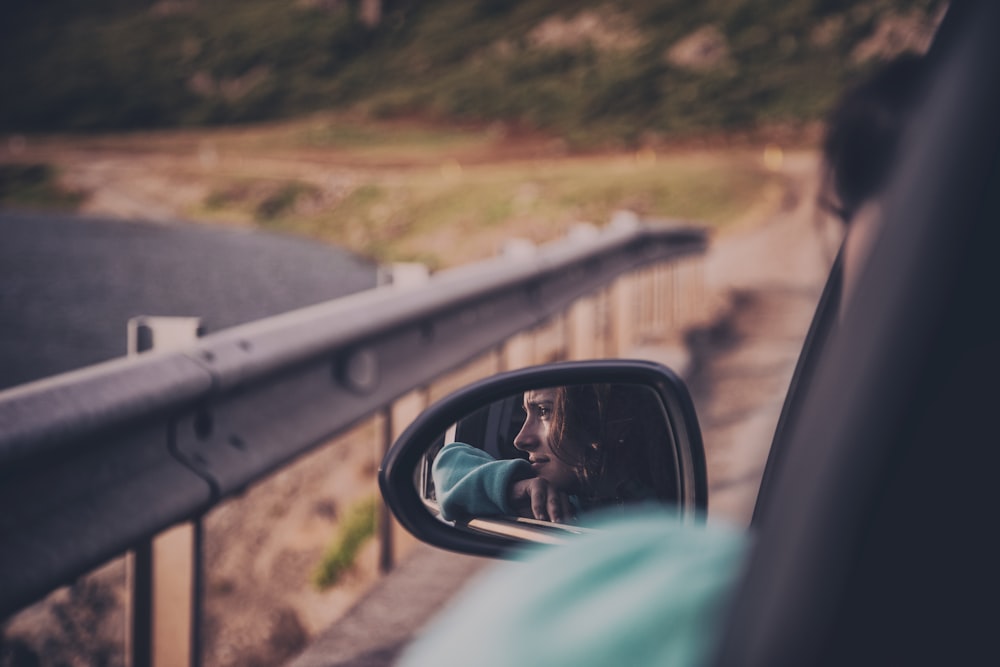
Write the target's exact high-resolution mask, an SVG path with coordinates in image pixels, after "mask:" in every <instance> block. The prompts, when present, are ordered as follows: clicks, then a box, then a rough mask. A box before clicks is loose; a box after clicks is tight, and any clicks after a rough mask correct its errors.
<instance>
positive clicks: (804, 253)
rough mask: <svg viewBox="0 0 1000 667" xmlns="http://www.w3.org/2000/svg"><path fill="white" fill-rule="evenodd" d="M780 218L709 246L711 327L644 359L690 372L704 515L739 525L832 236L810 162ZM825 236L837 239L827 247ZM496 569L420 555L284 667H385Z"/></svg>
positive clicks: (795, 163) (792, 174) (795, 178)
mask: <svg viewBox="0 0 1000 667" xmlns="http://www.w3.org/2000/svg"><path fill="white" fill-rule="evenodd" d="M784 168H785V172H786V174H787V175H788V177H789V189H788V191H787V192H786V194H785V197H784V200H783V201H782V203H781V206H780V210H778V212H777V213H775V212H773V211H772V212H770V214H769V215H768V218H767V220H766V221H763V222H761V221H751V222H752V224H749V225H747V226H746V227H745V228H743V229H737V230H735V231H733V232H731V233H729V234H727V235H725V236H723V237H722V238H719V239H716V241H715V242H714V243H713V245H712V248H711V250H710V252H709V255H708V257H707V258H706V282H707V283H708V287H709V294H710V295H711V298H712V299H713V301H714V304H713V307H714V308H715V315H714V317H713V318H712V321H711V324H710V325H709V326H707V327H705V328H703V329H699V330H696V331H693V332H691V333H690V335H689V336H688V346H687V347H685V348H684V349H681V350H679V349H676V348H663V349H657V348H649V347H645V348H643V354H644V356H646V357H650V356H652V357H659V358H660V359H664V360H668V363H669V364H670V365H672V366H673V367H674V368H675V369H678V370H680V369H681V368H685V369H686V370H687V373H686V379H687V381H688V383H689V386H690V388H691V390H692V394H693V399H694V402H695V405H696V408H697V411H698V414H699V419H700V420H701V427H702V431H703V435H704V440H705V446H706V450H707V458H708V465H709V487H710V491H709V498H710V500H709V513H710V516H711V517H713V518H716V519H719V520H725V521H730V522H735V523H737V524H741V525H745V524H746V523H747V522H748V521H749V518H750V514H751V512H752V509H753V503H754V501H755V499H756V492H757V487H758V486H759V483H760V477H761V474H762V473H763V468H764V463H765V461H766V458H767V451H768V449H769V447H770V443H771V437H772V435H773V432H774V427H775V425H776V423H777V419H778V415H779V414H780V411H781V406H782V403H783V400H784V396H785V393H786V391H787V388H788V383H789V381H790V379H791V375H792V372H793V371H794V367H795V362H796V360H797V358H798V354H799V351H800V349H801V345H802V340H803V339H804V337H805V333H806V331H807V330H808V327H809V323H810V321H811V319H812V313H813V310H814V309H815V305H816V303H817V301H818V299H819V294H820V292H821V290H822V286H823V283H824V281H825V277H826V274H827V271H828V268H829V264H830V262H831V260H832V250H833V248H834V243H835V235H836V233H835V232H834V233H833V234H830V230H829V229H827V228H820V227H819V226H817V224H816V223H817V221H816V219H815V218H814V217H813V201H814V200H815V194H814V190H813V184H814V181H815V179H814V175H815V168H816V164H815V159H814V158H813V157H811V156H797V157H794V156H793V157H792V158H790V159H788V160H786V163H785V167H784ZM831 236H832V237H833V238H831ZM491 563H492V561H484V559H480V558H473V557H469V556H461V555H457V554H451V553H448V552H444V551H441V550H438V549H434V548H432V547H428V546H425V545H421V546H420V547H418V548H417V549H416V550H415V551H414V552H412V553H411V554H410V555H409V557H408V558H407V559H406V560H405V561H404V562H403V563H402V564H401V565H400V567H398V568H397V569H396V570H395V571H394V572H392V573H391V574H390V575H388V576H387V577H385V578H384V579H383V580H381V581H380V582H379V584H378V585H377V586H376V587H375V588H374V589H373V590H372V591H371V592H370V593H369V594H368V595H367V596H366V597H365V598H363V599H362V600H361V601H360V602H359V603H358V604H357V605H356V606H355V607H354V608H353V610H352V611H351V612H349V613H348V614H347V616H346V617H345V618H344V619H343V620H341V621H340V622H338V623H337V624H335V625H334V626H333V627H331V628H330V629H329V630H328V631H327V632H326V633H324V634H322V635H321V636H320V637H319V638H317V640H316V641H315V642H314V643H313V644H312V645H310V647H309V648H308V649H307V650H306V651H305V652H304V653H303V654H301V655H300V656H299V657H298V658H297V659H296V660H294V661H292V662H291V663H290V665H291V667H340V666H343V665H354V666H357V667H383V666H386V665H392V664H393V663H394V662H395V661H396V659H397V657H398V655H399V653H400V652H401V651H402V649H403V648H404V646H405V644H406V642H407V641H408V640H409V639H411V638H412V637H414V636H415V635H416V634H418V633H419V632H420V628H421V627H422V626H423V625H424V624H425V623H426V622H427V620H429V619H430V618H431V617H432V616H433V613H434V612H435V611H437V610H438V609H440V608H441V607H442V606H443V605H444V604H446V603H447V601H448V599H449V598H450V596H451V595H452V594H453V593H454V592H455V591H458V590H460V589H461V588H462V587H463V586H464V585H465V584H466V583H467V582H468V580H469V578H470V577H473V576H474V575H475V573H477V572H479V571H480V570H481V569H483V568H484V567H488V566H489V565H490V564H491ZM470 664H471V663H470Z"/></svg>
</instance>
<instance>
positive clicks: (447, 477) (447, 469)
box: [431, 442, 532, 521]
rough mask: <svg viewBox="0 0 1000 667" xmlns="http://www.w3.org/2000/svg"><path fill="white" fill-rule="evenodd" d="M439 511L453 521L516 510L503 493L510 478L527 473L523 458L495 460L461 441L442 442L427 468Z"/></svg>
mask: <svg viewBox="0 0 1000 667" xmlns="http://www.w3.org/2000/svg"><path fill="white" fill-rule="evenodd" d="M431 474H432V476H433V478H434V488H435V490H436V492H437V499H438V503H439V504H440V505H441V515H442V516H443V517H444V518H445V519H447V520H449V521H453V520H455V519H458V518H462V517H467V516H490V515H498V514H516V512H515V511H514V508H513V507H512V506H511V504H510V500H509V499H508V497H507V491H508V489H509V488H510V485H511V483H512V482H514V481H515V480H518V479H524V478H526V477H531V475H532V470H531V465H530V464H529V463H528V462H527V461H525V460H523V459H511V460H501V461H498V460H496V459H494V458H493V457H492V456H490V455H489V454H487V453H486V452H484V451H483V450H481V449H476V448H475V447H472V446H471V445H467V444H465V443H462V442H452V443H449V444H447V445H445V446H444V447H443V448H442V449H441V451H440V452H438V455H437V457H436V458H435V459H434V465H433V466H432V468H431Z"/></svg>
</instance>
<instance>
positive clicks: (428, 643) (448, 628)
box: [398, 506, 747, 667]
mask: <svg viewBox="0 0 1000 667" xmlns="http://www.w3.org/2000/svg"><path fill="white" fill-rule="evenodd" d="M592 525H594V526H595V527H598V528H600V530H598V531H597V532H592V533H587V534H583V535H574V536H571V537H570V539H569V540H568V542H567V543H566V544H564V545H561V546H550V547H534V548H530V549H526V550H525V551H523V552H522V553H521V555H520V560H521V562H514V563H502V564H500V565H498V566H497V567H495V568H494V569H492V570H490V571H488V572H487V573H486V574H485V575H484V576H482V577H481V578H480V579H479V580H477V581H474V582H471V583H470V584H469V585H467V586H466V587H465V589H463V591H462V592H461V593H460V594H459V596H458V597H457V598H455V599H454V601H453V603H452V604H451V605H450V607H449V608H447V609H446V610H445V611H444V613H442V614H441V615H439V616H438V618H437V619H436V620H435V621H434V622H432V623H431V624H430V626H429V627H428V628H427V629H426V630H424V631H423V632H422V633H421V635H420V637H419V638H418V639H417V640H416V641H415V642H414V643H413V644H411V646H410V647H409V648H408V650H407V651H406V652H405V653H404V655H403V657H402V660H401V661H400V662H399V663H398V665H399V667H424V666H425V665H434V666H435V667H447V666H449V665H455V666H458V665H462V666H463V667H464V666H465V665H477V667H510V666H511V665H517V666H518V667H543V666H544V667H560V666H563V665H564V666H566V667H607V666H608V665H628V666H629V667H652V666H654V665H657V666H670V667H696V666H698V665H702V664H704V663H705V662H706V661H707V660H708V659H709V658H710V656H711V652H712V649H713V647H714V646H715V643H716V642H717V641H718V636H719V633H720V630H721V622H722V618H723V616H724V613H725V607H726V604H727V602H728V600H729V598H730V595H731V592H732V590H733V588H734V584H735V582H736V581H737V579H738V576H739V574H740V570H741V566H742V563H743V556H744V553H745V551H746V547H747V539H746V535H745V533H744V532H743V531H742V530H737V529H734V528H730V527H728V526H718V525H706V524H705V523H692V522H690V521H682V520H679V519H678V518H677V517H676V513H674V512H671V511H670V510H669V509H663V508H654V507H648V506H647V507H644V508H639V507H634V508H629V511H628V513H627V515H626V516H624V517H623V516H621V515H618V516H617V517H614V518H609V517H608V516H607V515H606V514H605V515H604V520H603V521H600V520H597V521H596V522H595V523H594V524H592Z"/></svg>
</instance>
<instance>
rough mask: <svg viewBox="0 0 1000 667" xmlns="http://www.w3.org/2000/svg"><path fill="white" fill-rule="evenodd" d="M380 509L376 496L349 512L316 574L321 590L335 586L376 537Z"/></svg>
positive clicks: (314, 582)
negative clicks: (368, 543)
mask: <svg viewBox="0 0 1000 667" xmlns="http://www.w3.org/2000/svg"><path fill="white" fill-rule="evenodd" d="M377 507H378V499H377V498H376V497H374V496H373V497H371V498H367V499H365V500H363V501H361V502H359V503H357V504H356V505H354V506H352V507H351V508H350V509H349V510H348V512H347V515H346V516H345V517H344V521H343V523H342V524H341V525H340V528H339V530H338V531H337V535H336V537H335V538H334V540H333V542H332V543H331V544H330V546H329V548H328V549H327V550H326V553H325V554H324V555H323V560H322V561H321V562H320V564H319V567H317V568H316V571H315V572H314V573H313V584H315V586H316V587H317V588H318V589H320V590H325V589H327V588H330V587H331V586H333V585H335V584H336V583H337V582H338V581H339V580H340V577H341V576H342V575H343V574H344V573H345V572H346V571H348V570H350V569H351V567H353V566H354V560H355V558H356V557H357V554H358V551H359V550H360V549H361V547H362V546H363V545H364V543H365V542H366V541H367V540H368V538H370V537H372V536H373V535H374V534H375V519H376V513H377Z"/></svg>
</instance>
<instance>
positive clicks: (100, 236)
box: [0, 211, 376, 389]
mask: <svg viewBox="0 0 1000 667" xmlns="http://www.w3.org/2000/svg"><path fill="white" fill-rule="evenodd" d="M375 268H376V267H375V265H374V264H373V263H372V262H370V261H367V260H364V259H361V258H359V257H357V256H355V255H352V254H350V253H348V252H346V251H343V250H339V249H337V248H333V247H330V246H327V245H322V244H319V243H314V242H310V241H307V240H304V239H299V238H295V237H290V236H282V235H277V234H271V233H266V232H261V231H254V230H246V229H237V228H228V227H217V226H209V225H200V224H195V223H185V222H171V223H150V222H129V221H122V220H111V219H98V218H81V217H74V216H68V215H43V214H34V213H20V212H10V211H6V212H0V389H5V388H8V387H12V386H15V385H18V384H21V383H24V382H29V381H31V380H36V379H39V378H42V377H46V376H49V375H53V374H56V373H62V372H65V371H69V370H73V369H76V368H81V367H83V366H88V365H91V364H95V363H98V362H101V361H106V360H108V359H112V358H114V357H118V356H122V355H124V354H125V351H126V343H125V340H126V333H125V332H126V322H127V321H128V319H129V318H131V317H133V316H136V315H171V316H198V317H201V318H202V322H203V325H204V326H205V328H206V330H207V331H208V332H213V331H218V330H220V329H225V328H228V327H231V326H234V325H237V324H241V323H244V322H250V321H253V320H257V319H260V318H263V317H267V316H269V315H275V314H278V313H282V312H285V311H288V310H293V309H296V308H301V307H304V306H308V305H312V304H316V303H320V302H322V301H327V300H329V299H334V298H337V297H340V296H344V295H346V294H350V293H352V292H357V291H360V290H363V289H368V288H371V287H373V286H374V285H375V280H376V278H375Z"/></svg>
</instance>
